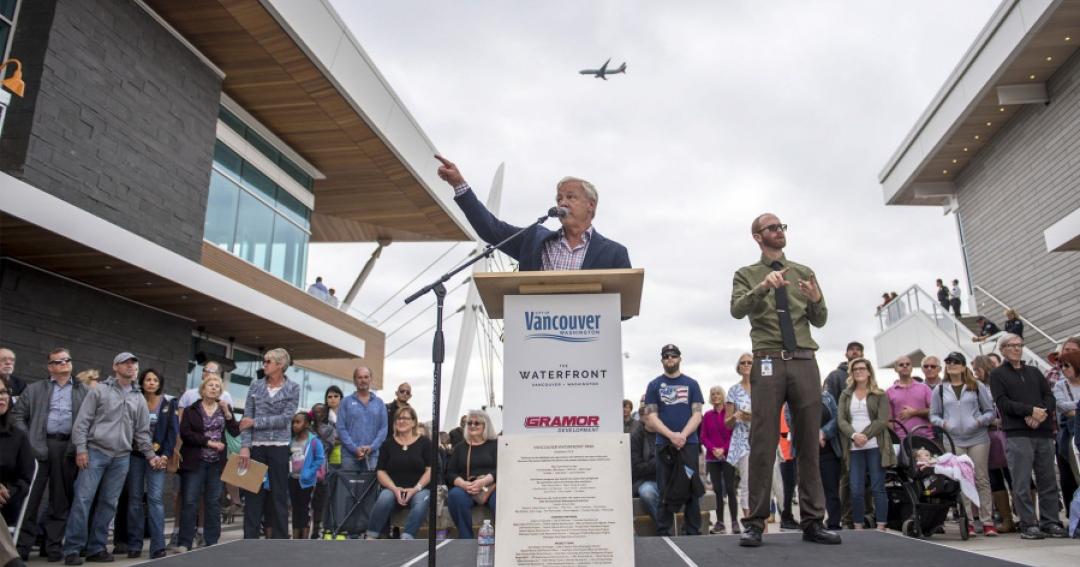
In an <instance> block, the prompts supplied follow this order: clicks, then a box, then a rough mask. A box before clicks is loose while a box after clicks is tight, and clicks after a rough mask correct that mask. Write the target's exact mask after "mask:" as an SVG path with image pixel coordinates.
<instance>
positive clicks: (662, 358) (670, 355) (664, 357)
mask: <svg viewBox="0 0 1080 567" xmlns="http://www.w3.org/2000/svg"><path fill="white" fill-rule="evenodd" d="M669 358H679V355H677V354H662V355H660V360H667V359H669Z"/></svg>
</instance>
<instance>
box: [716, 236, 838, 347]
mask: <svg viewBox="0 0 1080 567" xmlns="http://www.w3.org/2000/svg"><path fill="white" fill-rule="evenodd" d="M779 261H780V263H781V264H783V265H784V267H785V268H789V269H788V271H787V273H785V274H784V279H785V280H787V281H788V282H790V285H788V286H787V288H786V289H787V292H788V293H787V295H788V310H789V311H790V312H791V322H792V323H793V324H794V326H795V341H796V344H797V345H798V348H799V349H800V350H802V349H807V350H817V348H818V345H817V343H816V342H814V339H813V337H811V336H810V325H811V324H812V325H814V326H815V327H819V328H820V327H824V326H825V320H826V319H828V317H829V310H828V309H827V308H826V307H825V295H824V294H822V296H821V301H819V302H817V303H810V302H809V300H807V299H806V297H805V296H803V294H802V292H800V291H799V286H798V284H799V280H803V281H810V279H811V278H813V277H814V271H813V270H811V269H810V268H808V267H806V266H803V265H802V264H796V263H795V262H792V261H790V260H788V259H787V258H785V257H783V256H781V257H780V260H779ZM771 262H772V261H771V260H769V259H768V258H766V257H765V256H764V255H762V256H761V260H760V261H758V262H756V263H754V264H751V265H749V266H745V267H742V268H739V271H737V272H735V284H734V286H733V287H732V290H731V315H732V316H733V317H735V318H736V319H742V318H743V317H746V316H747V315H749V316H750V342H751V343H752V344H753V349H754V350H755V351H762V350H764V351H780V350H782V349H783V348H784V341H783V339H782V338H781V336H780V316H779V315H777V313H776V295H775V294H774V293H773V290H771V289H765V288H764V287H759V284H760V283H761V281H762V280H764V279H765V276H767V275H769V272H772V271H773V269H772V267H771V266H770V265H769V264H771ZM818 289H819V290H820V289H821V288H820V287H819V288H818Z"/></svg>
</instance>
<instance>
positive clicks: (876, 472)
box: [849, 447, 889, 524]
mask: <svg viewBox="0 0 1080 567" xmlns="http://www.w3.org/2000/svg"><path fill="white" fill-rule="evenodd" d="M850 461H851V473H850V475H849V478H850V485H851V517H852V518H855V520H856V521H858V520H859V519H860V518H864V517H866V502H864V500H865V499H866V496H865V494H866V474H867V473H869V474H870V492H871V494H873V497H874V519H875V520H877V523H878V524H884V523H885V522H886V521H887V520H888V519H889V498H888V496H887V495H886V494H885V469H883V468H881V451H880V450H879V449H878V448H876V447H875V448H873V449H863V450H861V451H851V457H850Z"/></svg>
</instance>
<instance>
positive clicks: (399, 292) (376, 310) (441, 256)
mask: <svg viewBox="0 0 1080 567" xmlns="http://www.w3.org/2000/svg"><path fill="white" fill-rule="evenodd" d="M459 245H461V242H455V243H453V244H451V245H450V248H447V249H446V251H445V252H443V253H442V254H439V257H438V258H435V260H433V261H432V262H431V263H430V264H428V265H427V267H426V268H424V269H423V270H420V271H419V272H417V274H416V275H415V276H413V278H412V279H411V280H409V281H407V282H405V285H403V286H401V287H400V288H398V290H397V291H395V292H394V293H392V294H391V295H390V297H387V298H386V301H383V302H382V303H380V304H379V306H378V307H376V308H375V310H374V311H372V312H371V313H368V315H367V316H368V317H369V318H372V319H374V318H375V314H376V313H378V312H379V311H380V310H381V309H382V308H383V307H386V306H387V305H389V304H390V302H391V301H393V300H394V298H395V297H397V296H399V295H401V293H402V292H404V291H405V290H406V289H407V288H408V287H409V286H411V285H412V284H413V282H415V281H416V280H418V279H420V276H422V275H424V273H426V272H427V271H428V270H430V269H431V268H432V267H433V266H435V264H438V263H439V262H440V261H441V260H442V259H443V258H445V257H446V256H447V254H449V253H450V252H452V251H453V250H454V248H457V247H458V246H459ZM395 313H396V312H395ZM387 319H389V317H387ZM383 322H384V323H385V322H386V321H383Z"/></svg>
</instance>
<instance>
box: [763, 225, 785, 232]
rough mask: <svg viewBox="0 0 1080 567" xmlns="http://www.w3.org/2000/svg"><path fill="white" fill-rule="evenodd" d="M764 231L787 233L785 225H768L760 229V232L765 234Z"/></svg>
mask: <svg viewBox="0 0 1080 567" xmlns="http://www.w3.org/2000/svg"><path fill="white" fill-rule="evenodd" d="M766 230H767V231H769V232H787V225H786V224H770V225H769V226H763V227H761V232H765V231H766Z"/></svg>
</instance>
